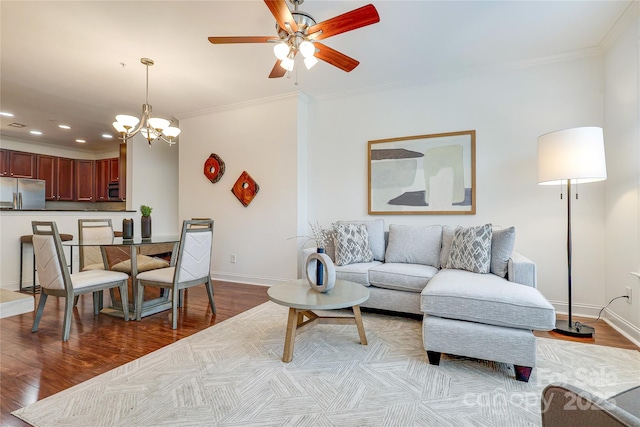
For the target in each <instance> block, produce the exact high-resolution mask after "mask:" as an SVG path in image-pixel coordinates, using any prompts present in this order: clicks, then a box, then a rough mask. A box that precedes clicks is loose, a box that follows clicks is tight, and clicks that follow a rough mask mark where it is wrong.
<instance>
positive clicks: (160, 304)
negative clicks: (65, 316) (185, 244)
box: [62, 235, 180, 317]
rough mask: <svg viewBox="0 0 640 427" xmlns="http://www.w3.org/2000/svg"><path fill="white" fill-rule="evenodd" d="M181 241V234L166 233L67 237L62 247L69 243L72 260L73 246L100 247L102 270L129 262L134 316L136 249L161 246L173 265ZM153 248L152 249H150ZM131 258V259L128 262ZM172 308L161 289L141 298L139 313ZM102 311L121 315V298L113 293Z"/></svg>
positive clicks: (152, 312)
mask: <svg viewBox="0 0 640 427" xmlns="http://www.w3.org/2000/svg"><path fill="white" fill-rule="evenodd" d="M179 243H180V235H166V236H153V237H151V238H148V239H142V238H140V237H134V238H133V239H124V238H122V237H114V238H112V239H107V240H105V239H99V240H87V239H85V240H69V241H66V242H62V244H63V246H69V247H70V250H71V254H70V255H71V259H73V248H75V247H78V248H80V247H88V246H99V247H100V248H101V249H102V251H103V254H105V255H104V256H103V259H104V260H105V269H109V270H110V269H112V267H113V266H114V265H116V264H119V263H122V262H127V263H128V264H129V263H130V269H131V273H130V275H131V287H132V290H131V294H132V296H133V297H132V298H131V299H130V300H129V307H128V310H129V313H130V314H129V315H130V316H134V317H135V301H136V300H137V295H138V286H137V285H136V276H137V274H138V260H137V257H138V252H139V251H140V250H142V249H143V248H144V247H146V246H153V247H158V248H162V249H161V250H160V251H161V252H163V253H164V252H171V262H170V265H174V264H175V260H176V257H177V256H178V244H179ZM167 247H168V248H171V250H170V251H166V250H165V249H166V248H167ZM151 249H153V248H151ZM129 260H130V261H129ZM169 309H171V301H170V300H169V298H168V292H163V293H161V294H160V296H159V297H157V298H151V299H143V301H142V314H141V316H142V317H144V316H150V315H152V314H155V313H159V312H161V311H165V310H169ZM101 313H105V314H109V315H112V316H117V317H123V316H124V314H123V307H122V302H121V301H115V300H114V298H113V295H112V298H111V305H110V306H109V307H104V308H102V310H101Z"/></svg>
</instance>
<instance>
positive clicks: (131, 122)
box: [116, 114, 140, 130]
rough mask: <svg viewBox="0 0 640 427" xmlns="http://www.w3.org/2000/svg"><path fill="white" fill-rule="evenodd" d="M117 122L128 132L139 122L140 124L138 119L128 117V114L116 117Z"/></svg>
mask: <svg viewBox="0 0 640 427" xmlns="http://www.w3.org/2000/svg"><path fill="white" fill-rule="evenodd" d="M116 120H117V121H118V123H120V124H121V125H122V127H124V128H125V129H127V130H128V129H131V128H133V127H135V126H136V125H137V124H138V122H140V120H138V118H137V117H133V116H128V115H126V114H118V115H117V116H116Z"/></svg>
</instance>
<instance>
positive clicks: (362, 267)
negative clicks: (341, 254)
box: [336, 261, 382, 286]
mask: <svg viewBox="0 0 640 427" xmlns="http://www.w3.org/2000/svg"><path fill="white" fill-rule="evenodd" d="M379 265H382V263H381V262H380V261H371V262H362V263H357V264H348V265H340V266H336V279H342V280H348V281H350V282H356V283H360V284H361V285H364V286H369V269H371V268H374V267H377V266H379Z"/></svg>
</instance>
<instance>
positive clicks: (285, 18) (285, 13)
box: [264, 0, 298, 33]
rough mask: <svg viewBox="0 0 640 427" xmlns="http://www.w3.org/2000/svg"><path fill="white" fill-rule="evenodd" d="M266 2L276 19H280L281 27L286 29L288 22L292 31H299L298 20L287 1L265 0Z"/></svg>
mask: <svg viewBox="0 0 640 427" xmlns="http://www.w3.org/2000/svg"><path fill="white" fill-rule="evenodd" d="M264 2H265V3H266V4H267V7H268V8H269V10H270V11H271V13H272V14H273V17H274V18H276V21H278V25H280V27H281V28H284V29H286V28H287V27H286V25H285V23H288V24H289V26H290V28H291V31H293V32H294V33H295V32H296V31H298V24H296V21H295V20H294V19H293V15H292V14H291V11H290V10H289V7H288V6H287V3H285V0H264Z"/></svg>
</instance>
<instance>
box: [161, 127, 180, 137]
mask: <svg viewBox="0 0 640 427" xmlns="http://www.w3.org/2000/svg"><path fill="white" fill-rule="evenodd" d="M162 133H164V134H165V136H167V137H169V138H175V137H176V136H178V135H180V129H178V128H177V127H173V126H169V127H168V128H166V129H165V130H164V131H162Z"/></svg>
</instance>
